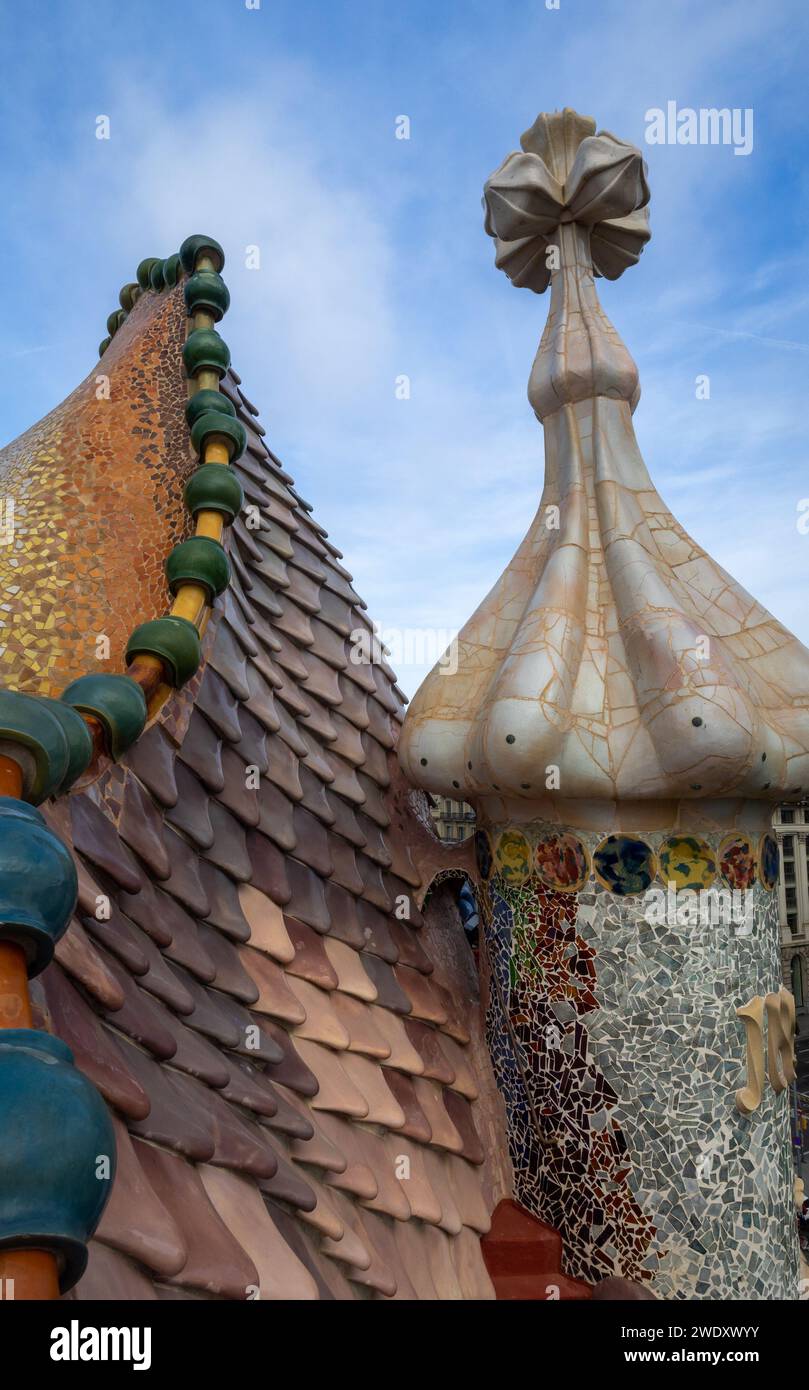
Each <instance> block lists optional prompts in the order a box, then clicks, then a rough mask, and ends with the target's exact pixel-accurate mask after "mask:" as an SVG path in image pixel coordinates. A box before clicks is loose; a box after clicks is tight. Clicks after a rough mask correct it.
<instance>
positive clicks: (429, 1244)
mask: <svg viewBox="0 0 809 1390" xmlns="http://www.w3.org/2000/svg"><path fill="white" fill-rule="evenodd" d="M422 1233H423V1243H424V1247H425V1254H426V1258H427V1264H428V1267H429V1270H430V1277H431V1279H432V1281H433V1283H434V1284H435V1289H436V1293H437V1294H438V1297H439V1299H441V1300H442V1301H443V1300H444V1299H448V1300H451V1301H453V1302H454V1301H460V1300H461V1299H462V1298H463V1289H462V1288H461V1284H460V1280H459V1279H458V1274H457V1271H456V1269H455V1266H454V1264H453V1263H452V1256H451V1254H450V1242H449V1241H448V1240H447V1238H446V1236H445V1235H444V1232H443V1231H439V1230H436V1228H435V1226H428V1225H424V1226H423V1227H422Z"/></svg>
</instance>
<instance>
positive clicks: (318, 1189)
mask: <svg viewBox="0 0 809 1390" xmlns="http://www.w3.org/2000/svg"><path fill="white" fill-rule="evenodd" d="M310 1186H311V1188H312V1192H313V1193H314V1196H315V1205H314V1206H313V1207H311V1208H310V1209H309V1211H304V1212H301V1220H302V1221H304V1222H305V1224H306V1225H307V1226H312V1227H314V1229H315V1230H316V1231H317V1232H318V1234H319V1235H320V1236H326V1237H327V1238H328V1239H329V1240H335V1241H339V1240H342V1238H343V1235H344V1234H345V1223H344V1222H343V1221H342V1220H341V1218H340V1217H339V1216H338V1214H337V1212H336V1211H335V1208H334V1203H333V1201H332V1197H331V1193H329V1192H327V1191H326V1189H325V1188H324V1187H323V1185H322V1184H321V1183H319V1182H318V1181H317V1179H316V1178H315V1177H313V1176H311V1175H310Z"/></svg>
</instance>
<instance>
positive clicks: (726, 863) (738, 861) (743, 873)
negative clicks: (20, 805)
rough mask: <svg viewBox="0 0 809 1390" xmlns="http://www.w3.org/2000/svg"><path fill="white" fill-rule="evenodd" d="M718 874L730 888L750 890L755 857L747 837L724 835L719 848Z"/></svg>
mask: <svg viewBox="0 0 809 1390" xmlns="http://www.w3.org/2000/svg"><path fill="white" fill-rule="evenodd" d="M719 872H720V874H721V875H722V877H723V879H724V880H725V883H727V884H728V886H729V887H730V888H752V887H753V884H754V883H755V881H756V856H755V853H754V850H753V843H752V841H751V840H750V838H749V837H748V836H747V835H726V836H725V838H724V840H723V841H722V843H721V845H720V846H719Z"/></svg>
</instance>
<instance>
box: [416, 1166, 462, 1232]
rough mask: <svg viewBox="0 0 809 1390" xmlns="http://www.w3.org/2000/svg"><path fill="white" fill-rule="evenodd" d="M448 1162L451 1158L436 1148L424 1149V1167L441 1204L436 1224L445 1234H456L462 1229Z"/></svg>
mask: <svg viewBox="0 0 809 1390" xmlns="http://www.w3.org/2000/svg"><path fill="white" fill-rule="evenodd" d="M450 1162H451V1160H449V1159H447V1158H446V1157H445V1156H444V1155H443V1154H442V1153H440V1152H439V1151H438V1150H437V1149H432V1148H430V1149H425V1150H424V1167H425V1169H426V1172H427V1176H428V1178H429V1180H430V1186H431V1188H432V1189H433V1192H434V1193H435V1195H436V1197H437V1198H438V1201H439V1203H440V1204H441V1218H440V1220H439V1223H438V1224H439V1225H440V1227H441V1229H442V1231H446V1233H447V1235H450V1236H457V1235H460V1233H461V1231H462V1230H463V1221H462V1220H461V1213H460V1211H459V1209H458V1204H457V1202H456V1200H455V1196H454V1193H453V1185H452V1175H451V1171H450Z"/></svg>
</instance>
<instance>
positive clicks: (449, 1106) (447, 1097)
mask: <svg viewBox="0 0 809 1390" xmlns="http://www.w3.org/2000/svg"><path fill="white" fill-rule="evenodd" d="M443 1101H444V1108H445V1110H446V1112H447V1114H448V1115H449V1118H450V1120H451V1121H452V1123H453V1125H454V1126H455V1128H456V1130H457V1131H458V1133H459V1135H460V1136H461V1141H462V1143H463V1149H462V1150H461V1152H462V1154H463V1157H464V1158H466V1159H468V1160H469V1162H470V1163H483V1162H484V1160H485V1157H486V1155H485V1153H484V1150H483V1145H482V1144H481V1142H480V1139H479V1138H478V1135H477V1131H476V1130H475V1122H474V1119H473V1118H472V1107H471V1106H470V1104H469V1101H468V1100H465V1099H464V1097H463V1096H461V1095H459V1094H458V1093H457V1091H452V1090H450V1089H449V1087H446V1088H445V1089H444V1094H443Z"/></svg>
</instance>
